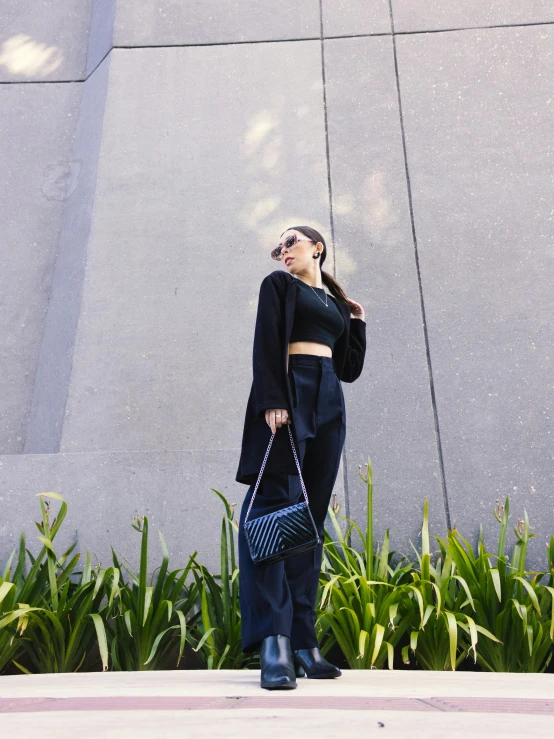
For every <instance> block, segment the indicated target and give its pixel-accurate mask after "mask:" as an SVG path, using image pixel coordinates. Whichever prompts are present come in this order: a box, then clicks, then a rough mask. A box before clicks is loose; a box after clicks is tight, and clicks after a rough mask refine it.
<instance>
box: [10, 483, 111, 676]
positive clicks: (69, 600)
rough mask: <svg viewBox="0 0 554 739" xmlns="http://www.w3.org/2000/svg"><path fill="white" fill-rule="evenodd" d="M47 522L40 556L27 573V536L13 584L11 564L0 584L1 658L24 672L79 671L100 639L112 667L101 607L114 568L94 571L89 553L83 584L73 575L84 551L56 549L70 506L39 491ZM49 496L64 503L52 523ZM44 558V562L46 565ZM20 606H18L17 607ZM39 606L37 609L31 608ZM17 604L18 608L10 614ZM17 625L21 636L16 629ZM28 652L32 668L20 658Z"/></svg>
mask: <svg viewBox="0 0 554 739" xmlns="http://www.w3.org/2000/svg"><path fill="white" fill-rule="evenodd" d="M38 495H39V496H40V505H41V510H42V521H41V522H40V523H38V522H37V523H36V525H37V528H38V530H39V532H40V533H41V536H39V537H38V538H39V540H40V541H41V542H42V543H43V548H42V549H41V551H40V553H39V556H38V557H37V559H36V560H33V557H32V555H31V553H30V552H29V553H28V554H29V557H30V559H31V562H32V567H31V570H30V572H29V573H28V574H27V575H25V572H24V569H25V546H24V539H23V537H22V539H21V543H20V550H19V558H18V564H17V567H16V570H15V572H14V577H13V581H11V582H10V581H9V579H8V578H9V565H10V563H11V561H12V557H13V553H12V555H11V556H10V559H9V560H8V567H7V569H6V571H5V572H4V576H3V582H2V584H1V585H0V598H1V602H2V606H3V611H4V613H5V616H4V618H2V619H1V620H0V649H2V653H1V658H2V662H3V664H4V665H5V664H6V662H7V660H8V659H11V661H12V662H13V664H15V665H16V666H17V667H18V668H19V669H20V670H22V671H23V672H31V671H36V672H41V673H42V672H74V671H77V670H78V669H79V668H80V666H81V665H82V663H83V661H84V659H85V657H86V654H87V651H88V650H89V649H90V647H91V646H92V644H93V642H94V640H95V639H97V643H98V646H99V650H100V655H101V659H102V665H103V668H104V669H107V659H108V655H107V648H106V631H105V627H104V618H105V609H101V608H100V603H101V600H102V597H103V590H102V587H103V583H104V580H105V578H106V577H108V576H109V574H110V571H111V570H110V569H108V570H99V571H98V572H96V573H94V574H93V572H92V568H91V560H90V555H89V554H88V552H87V557H86V563H85V566H84V568H83V570H82V572H81V573H80V579H79V581H78V582H77V583H73V582H72V581H71V577H72V576H74V575H77V574H79V573H77V572H76V570H75V568H76V565H77V562H78V560H79V557H80V553H77V554H75V555H74V556H73V557H72V559H69V560H68V558H69V555H70V554H71V552H72V551H73V549H74V548H75V545H76V542H74V543H73V544H72V545H71V546H70V547H69V548H68V549H67V550H66V551H65V552H64V553H63V554H62V555H61V556H60V557H58V556H57V555H56V553H55V550H54V543H53V541H54V537H55V536H56V533H57V532H58V530H59V528H60V526H61V524H62V521H63V520H64V518H65V515H66V512H67V504H66V503H65V501H64V499H63V497H62V496H61V495H59V494H58V493H39V494H38ZM44 498H53V499H57V500H60V501H61V507H60V510H59V512H58V515H57V517H56V518H55V519H54V520H53V521H52V523H50V504H49V502H48V501H45V500H44ZM43 560H44V561H43ZM15 604H17V607H15V608H14V606H15ZM31 604H34V605H31ZM6 606H7V607H8V608H9V607H10V606H11V608H12V610H11V611H10V610H8V608H6ZM15 621H17V624H16V627H15V633H14V631H13V630H11V629H10V626H13V624H14V622H15ZM23 652H24V653H25V654H26V656H27V658H28V660H29V664H30V665H31V667H32V670H31V669H29V668H27V667H25V666H23V665H22V664H20V663H19V662H18V661H17V660H16V658H15V657H16V654H17V655H18V656H19V654H20V653H23Z"/></svg>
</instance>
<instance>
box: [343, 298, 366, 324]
mask: <svg viewBox="0 0 554 739" xmlns="http://www.w3.org/2000/svg"><path fill="white" fill-rule="evenodd" d="M347 300H348V303H349V304H350V308H351V310H352V313H351V314H350V317H351V318H361V319H362V321H365V313H364V309H363V308H362V306H361V305H360V304H359V303H356V301H355V300H351V299H350V298H347Z"/></svg>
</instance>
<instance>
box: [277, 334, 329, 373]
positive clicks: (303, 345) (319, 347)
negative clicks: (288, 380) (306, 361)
mask: <svg viewBox="0 0 554 739" xmlns="http://www.w3.org/2000/svg"><path fill="white" fill-rule="evenodd" d="M288 354H315V355H316V356H318V357H332V356H333V351H332V349H331V347H330V346H327V344H318V343H317V342H316V341H292V342H291V343H290V344H289V350H288ZM287 370H288V356H287Z"/></svg>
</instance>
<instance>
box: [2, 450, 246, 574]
mask: <svg viewBox="0 0 554 739" xmlns="http://www.w3.org/2000/svg"><path fill="white" fill-rule="evenodd" d="M235 459H236V452H235V451H234V450H233V451H230V452H229V451H213V450H207V451H205V452H203V451H196V452H194V451H189V452H186V451H181V452H162V453H155V452H153V453H149V454H148V453H144V452H141V453H134V454H133V453H123V454H121V453H97V454H36V455H33V454H26V455H8V456H2V457H0V505H1V506H2V510H3V514H2V518H1V520H0V563H5V561H6V559H7V556H8V555H9V553H10V552H11V550H12V549H13V548H14V547H17V546H18V543H19V536H20V534H21V532H22V531H24V532H25V536H26V539H27V546H28V548H29V549H30V551H31V552H33V553H34V554H36V552H37V551H38V550H39V549H40V546H41V544H40V542H39V541H38V540H37V535H38V532H37V530H36V526H35V524H34V522H35V521H40V516H41V509H40V503H39V500H38V498H37V497H36V493H39V492H50V491H54V492H58V493H60V494H61V495H63V496H64V498H65V500H66V502H67V505H68V512H67V517H66V519H65V521H64V522H63V524H62V527H61V529H60V532H59V535H58V536H57V537H56V539H55V545H56V551H57V552H59V553H60V554H61V553H62V552H63V551H65V549H66V548H67V547H68V546H69V545H70V543H71V542H73V541H77V542H78V546H77V547H76V549H75V551H81V552H82V555H81V556H82V558H83V561H84V558H85V556H86V555H85V552H86V550H87V549H88V550H89V551H90V553H91V557H92V560H93V563H95V564H96V563H98V562H100V563H101V564H102V566H110V565H111V564H112V555H111V547H112V546H113V548H114V549H115V551H116V553H117V554H118V555H121V556H122V557H125V559H126V560H127V561H128V562H130V563H132V566H133V567H135V568H138V566H139V560H140V539H141V537H140V534H139V533H138V532H137V531H135V530H134V529H132V528H131V521H132V519H133V517H134V516H136V515H140V516H142V515H146V516H148V520H149V524H150V527H149V531H150V536H149V541H150V559H149V566H150V570H149V571H150V573H152V572H153V570H154V569H155V568H156V567H158V566H159V565H160V563H161V556H162V550H161V545H160V540H159V535H158V529H159V530H161V532H162V534H163V536H164V539H165V540H166V543H167V546H168V549H169V554H170V565H171V566H172V567H173V568H178V567H184V566H185V565H186V564H187V562H188V559H189V557H190V555H191V554H192V553H193V552H194V551H195V550H198V558H199V560H200V561H201V562H202V563H203V564H206V565H207V566H208V567H209V568H210V571H212V572H216V573H217V572H219V571H220V569H219V567H220V531H221V521H222V518H223V515H224V513H225V509H224V506H223V503H222V502H221V501H220V499H219V497H218V496H217V495H216V494H215V493H214V492H212V490H211V489H210V488H216V489H217V490H219V491H220V492H221V493H223V495H225V496H226V497H227V499H228V500H229V501H230V502H231V503H235V504H237V505H238V504H240V503H242V497H243V491H244V492H245V491H246V487H245V486H240V485H237V483H231V482H230V481H231V480H233V479H234V475H233V465H235ZM59 505H60V504H59V502H58V501H52V502H51V506H52V510H56V511H57V510H58V509H59Z"/></svg>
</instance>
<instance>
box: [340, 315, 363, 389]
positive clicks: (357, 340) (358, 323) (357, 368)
mask: <svg viewBox="0 0 554 739" xmlns="http://www.w3.org/2000/svg"><path fill="white" fill-rule="evenodd" d="M365 350H366V322H365V321H363V320H362V319H361V318H351V319H350V336H349V342H348V347H347V349H346V358H345V360H344V367H343V370H342V376H341V378H340V379H341V380H343V382H354V380H357V379H358V377H359V376H360V375H361V374H362V369H363V367H364V360H365Z"/></svg>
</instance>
